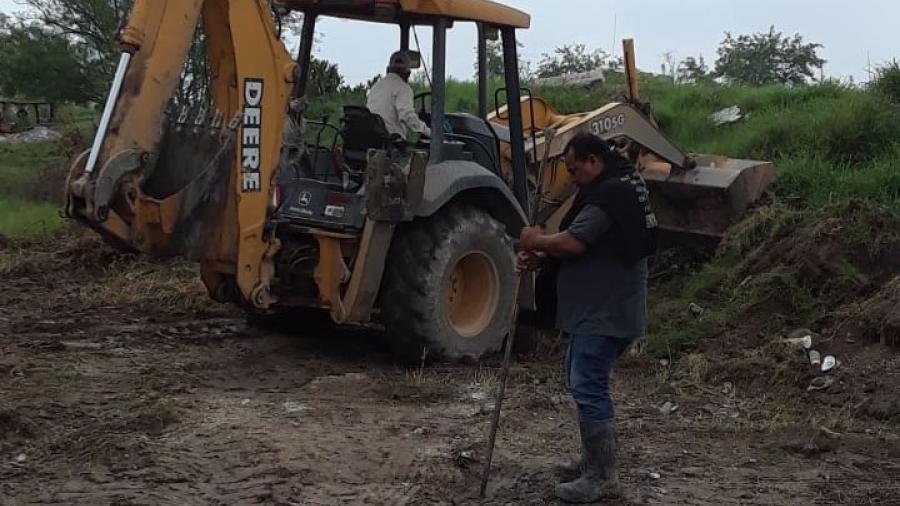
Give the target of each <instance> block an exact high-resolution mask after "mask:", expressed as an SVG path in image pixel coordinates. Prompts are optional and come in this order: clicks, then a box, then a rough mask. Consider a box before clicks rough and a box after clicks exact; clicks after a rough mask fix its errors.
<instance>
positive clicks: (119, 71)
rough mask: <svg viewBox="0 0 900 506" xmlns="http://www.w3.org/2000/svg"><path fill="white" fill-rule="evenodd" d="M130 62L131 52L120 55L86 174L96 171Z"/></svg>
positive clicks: (85, 167)
mask: <svg viewBox="0 0 900 506" xmlns="http://www.w3.org/2000/svg"><path fill="white" fill-rule="evenodd" d="M129 63H131V53H122V56H121V57H119V66H118V67H117V68H116V76H115V78H113V82H112V86H111V87H110V88H109V97H107V98H106V106H105V107H104V108H103V116H101V117H100V126H98V127H97V134H96V135H95V136H94V145H93V146H91V154H90V155H88V161H87V165H85V166H84V172H85V174H90V173H91V172H94V167H95V166H96V165H97V158H98V157H99V156H100V148H102V147H103V141H105V140H106V130H107V129H109V122H110V120H112V114H113V111H114V110H115V108H116V102H117V101H118V100H119V93H120V92H121V91H122V83H123V82H124V81H125V72H126V71H127V70H128V64H129Z"/></svg>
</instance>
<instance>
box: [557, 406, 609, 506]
mask: <svg viewBox="0 0 900 506" xmlns="http://www.w3.org/2000/svg"><path fill="white" fill-rule="evenodd" d="M581 434H582V439H583V440H584V460H585V466H584V467H585V469H584V473H583V474H582V475H581V478H578V479H577V480H575V481H573V482H570V483H563V484H560V485H557V486H556V497H557V498H559V499H560V500H562V501H565V502H568V503H576V504H583V503H591V502H596V501H599V500H600V499H604V498H610V497H617V496H618V495H619V477H618V473H617V472H616V430H615V423H614V421H613V420H608V421H604V422H586V421H582V422H581Z"/></svg>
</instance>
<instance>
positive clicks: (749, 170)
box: [642, 155, 775, 238]
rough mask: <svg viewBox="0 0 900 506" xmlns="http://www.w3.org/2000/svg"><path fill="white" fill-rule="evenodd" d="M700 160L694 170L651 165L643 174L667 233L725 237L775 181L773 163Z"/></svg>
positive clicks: (704, 156) (724, 159) (702, 156)
mask: <svg viewBox="0 0 900 506" xmlns="http://www.w3.org/2000/svg"><path fill="white" fill-rule="evenodd" d="M696 161H697V166H696V167H695V168H693V169H689V170H679V169H670V168H668V166H666V167H654V166H653V164H651V166H650V167H648V168H646V169H645V170H644V171H643V172H642V175H643V176H644V179H645V180H646V181H647V186H648V187H649V189H650V200H651V202H652V203H653V208H654V211H655V213H656V217H657V219H658V220H659V224H660V229H662V230H663V231H666V232H673V233H676V234H689V235H693V236H705V237H709V238H720V237H722V235H724V233H725V231H726V230H727V229H728V227H730V226H731V225H733V224H734V223H735V222H736V221H737V220H739V219H740V218H741V217H742V216H743V215H744V213H745V212H746V211H747V208H749V207H750V205H752V204H753V203H754V202H756V201H757V200H759V199H760V198H761V197H762V195H763V193H764V192H765V190H766V189H767V188H768V187H769V185H770V184H772V182H773V181H774V180H775V171H774V167H773V165H772V163H771V162H758V161H752V160H736V159H731V158H726V157H721V156H712V155H700V156H698V157H697V158H696ZM665 165H668V164H665Z"/></svg>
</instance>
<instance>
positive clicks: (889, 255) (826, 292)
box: [715, 202, 900, 345]
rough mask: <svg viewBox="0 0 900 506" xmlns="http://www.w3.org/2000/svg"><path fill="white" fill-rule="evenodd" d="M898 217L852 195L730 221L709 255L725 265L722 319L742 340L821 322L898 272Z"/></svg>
mask: <svg viewBox="0 0 900 506" xmlns="http://www.w3.org/2000/svg"><path fill="white" fill-rule="evenodd" d="M898 249H900V218H898V217H897V216H895V215H893V214H891V213H890V212H889V211H886V210H884V209H882V208H879V207H877V206H874V205H870V204H866V203H860V202H854V203H850V204H847V205H845V206H841V207H837V208H832V209H827V210H823V211H815V212H800V211H793V210H789V209H786V208H784V207H783V206H779V205H777V204H776V205H773V206H771V207H770V208H767V209H764V210H761V211H760V212H758V213H757V214H756V215H754V216H752V217H751V218H750V219H748V220H746V221H745V222H744V223H742V224H741V225H739V226H738V227H736V228H735V229H734V230H733V231H732V232H731V233H730V234H729V236H728V237H726V239H725V241H724V242H723V244H722V245H721V247H720V251H719V254H718V257H717V259H716V260H715V263H716V264H718V267H719V268H720V269H721V271H722V272H723V273H724V274H723V275H722V278H721V279H719V280H717V281H719V282H721V283H722V285H721V288H720V289H718V290H716V292H717V293H715V295H716V296H718V297H721V296H722V295H725V296H726V297H728V300H727V302H726V305H727V308H726V313H727V316H728V318H727V319H726V320H727V321H730V322H736V323H734V324H735V325H736V326H738V327H739V328H744V329H745V330H746V331H745V332H739V334H743V337H746V338H749V340H750V341H749V342H747V341H745V342H744V344H745V345H746V344H753V343H755V344H762V343H763V342H765V341H766V340H767V339H768V338H771V337H772V334H773V333H779V332H781V333H783V332H787V331H790V330H792V329H794V328H797V327H810V328H822V327H824V326H825V325H827V322H828V320H829V319H830V318H831V315H833V314H834V312H835V311H836V310H838V309H839V308H841V307H842V306H844V305H846V304H851V303H854V302H855V301H858V300H865V299H867V298H868V297H871V296H872V295H873V294H874V293H875V292H877V291H878V290H879V289H880V288H881V287H882V286H883V285H884V284H885V283H887V282H888V281H890V280H891V279H894V277H895V276H897V275H898V274H900V255H897V254H896V252H897V251H898Z"/></svg>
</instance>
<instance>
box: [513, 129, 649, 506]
mask: <svg viewBox="0 0 900 506" xmlns="http://www.w3.org/2000/svg"><path fill="white" fill-rule="evenodd" d="M565 161H566V167H567V168H568V170H569V173H570V174H571V176H572V180H573V181H574V182H575V184H576V186H578V194H577V195H576V197H575V200H574V202H573V204H572V208H571V210H570V211H569V212H568V213H567V214H566V216H565V217H564V218H563V220H562V223H561V224H560V230H561V232H559V233H557V234H549V235H547V234H544V233H543V232H542V231H541V229H539V228H535V227H530V228H525V229H524V230H523V231H522V236H521V238H520V241H519V245H520V252H519V262H518V268H519V270H531V269H535V268H537V267H538V266H539V265H540V264H544V272H545V273H548V274H549V273H552V272H554V271H555V276H556V299H557V301H556V302H557V316H558V323H559V326H560V330H561V331H562V332H563V334H564V335H565V336H566V337H567V338H568V341H569V346H568V353H567V354H566V386H568V388H569V392H570V393H571V395H572V397H573V398H574V400H575V403H576V404H577V406H578V422H579V423H578V425H579V429H580V432H581V459H580V460H579V461H577V462H574V463H572V464H568V465H562V466H559V467H558V468H557V469H556V474H557V476H558V477H559V478H560V481H561V482H562V483H560V484H559V485H558V486H557V487H556V496H557V497H558V498H559V499H562V500H563V501H565V502H568V503H590V502H595V501H598V500H600V499H602V498H604V497H610V496H615V495H617V494H618V493H619V480H618V476H617V473H616V433H615V411H614V409H613V400H612V397H611V395H610V389H609V386H610V385H609V383H610V375H611V374H612V371H613V369H614V368H615V365H616V362H617V361H618V359H619V357H620V356H621V355H622V354H623V353H624V352H625V351H626V350H627V349H628V348H629V346H631V344H632V343H634V342H635V341H636V340H637V339H638V338H640V337H641V336H643V334H644V326H645V319H646V307H647V257H648V256H649V255H650V254H652V253H653V251H654V248H655V231H656V228H657V222H656V216H655V215H654V213H653V209H652V207H651V206H650V199H649V194H648V192H647V187H646V185H645V184H644V181H643V179H642V178H641V177H640V175H639V174H638V173H637V171H636V170H635V168H634V166H633V165H632V164H631V162H630V161H628V160H626V159H625V158H623V157H621V156H619V155H618V154H617V153H615V152H614V151H612V150H611V149H610V148H609V146H607V144H606V142H605V141H604V140H603V139H601V138H600V137H597V136H596V135H593V134H591V133H588V132H583V133H579V134H577V135H575V136H574V137H573V138H572V139H571V141H570V142H569V144H568V146H567V147H566V150H565ZM551 262H552V263H551ZM542 274H544V273H542ZM551 286H552V285H551Z"/></svg>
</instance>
